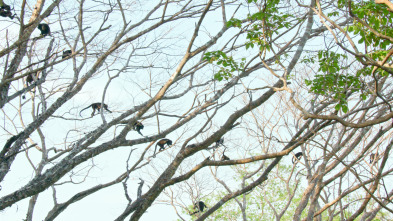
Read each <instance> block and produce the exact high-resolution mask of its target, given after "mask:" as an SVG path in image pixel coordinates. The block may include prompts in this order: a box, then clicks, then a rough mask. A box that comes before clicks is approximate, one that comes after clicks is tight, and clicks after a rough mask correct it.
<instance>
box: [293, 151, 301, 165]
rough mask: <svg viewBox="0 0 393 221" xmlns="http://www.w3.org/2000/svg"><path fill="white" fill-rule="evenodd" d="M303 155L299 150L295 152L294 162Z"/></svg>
mask: <svg viewBox="0 0 393 221" xmlns="http://www.w3.org/2000/svg"><path fill="white" fill-rule="evenodd" d="M302 156H303V153H302V152H298V153H296V154H295V156H294V157H292V164H294V163H295V162H296V163H297V161H298V160H300V159H301V158H302Z"/></svg>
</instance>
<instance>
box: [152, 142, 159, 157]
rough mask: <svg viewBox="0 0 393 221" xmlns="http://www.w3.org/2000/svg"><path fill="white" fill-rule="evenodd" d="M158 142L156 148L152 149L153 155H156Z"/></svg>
mask: <svg viewBox="0 0 393 221" xmlns="http://www.w3.org/2000/svg"><path fill="white" fill-rule="evenodd" d="M157 146H158V143H157V144H156V148H155V149H154V153H153V157H154V158H155V157H156V150H157Z"/></svg>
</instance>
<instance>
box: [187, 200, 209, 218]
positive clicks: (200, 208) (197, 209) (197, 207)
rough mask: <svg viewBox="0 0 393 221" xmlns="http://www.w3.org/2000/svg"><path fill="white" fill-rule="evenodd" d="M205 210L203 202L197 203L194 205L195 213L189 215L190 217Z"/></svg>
mask: <svg viewBox="0 0 393 221" xmlns="http://www.w3.org/2000/svg"><path fill="white" fill-rule="evenodd" d="M205 208H208V207H207V206H206V204H205V203H204V202H203V201H199V202H197V203H195V204H194V209H195V212H193V213H191V214H190V215H194V214H195V213H199V212H203V210H204V209H205Z"/></svg>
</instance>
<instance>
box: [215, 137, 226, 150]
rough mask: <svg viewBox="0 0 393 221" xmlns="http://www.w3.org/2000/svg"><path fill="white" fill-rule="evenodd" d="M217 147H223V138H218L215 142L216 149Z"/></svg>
mask: <svg viewBox="0 0 393 221" xmlns="http://www.w3.org/2000/svg"><path fill="white" fill-rule="evenodd" d="M219 145H224V138H220V139H218V140H216V148H217V147H218V146H219Z"/></svg>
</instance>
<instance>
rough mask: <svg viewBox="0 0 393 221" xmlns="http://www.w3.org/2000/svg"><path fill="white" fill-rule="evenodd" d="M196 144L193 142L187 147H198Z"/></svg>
mask: <svg viewBox="0 0 393 221" xmlns="http://www.w3.org/2000/svg"><path fill="white" fill-rule="evenodd" d="M196 146H197V145H196V144H194V143H193V144H190V145H187V146H186V148H194V147H196Z"/></svg>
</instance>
